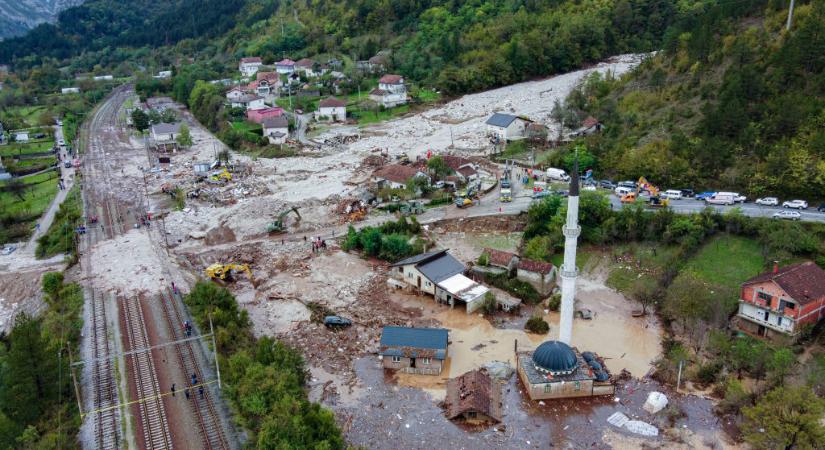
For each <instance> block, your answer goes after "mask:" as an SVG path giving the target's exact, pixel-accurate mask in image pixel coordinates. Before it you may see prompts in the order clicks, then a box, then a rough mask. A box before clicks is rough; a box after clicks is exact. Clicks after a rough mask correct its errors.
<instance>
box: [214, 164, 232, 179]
mask: <svg viewBox="0 0 825 450" xmlns="http://www.w3.org/2000/svg"><path fill="white" fill-rule="evenodd" d="M209 179H210V180H212V181H220V182H223V183H226V182H228V181H232V174H231V173H229V171H228V170H226V167H224V168H223V170H216V171H214V172H212V174H211V176H210V177H209Z"/></svg>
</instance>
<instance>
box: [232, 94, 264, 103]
mask: <svg viewBox="0 0 825 450" xmlns="http://www.w3.org/2000/svg"><path fill="white" fill-rule="evenodd" d="M255 100H263V97H259V96H257V95H251V94H247V95H242V96H240V97H238V98H237V99H236V100H234V101H235V102H236V103H249V102H254V101H255Z"/></svg>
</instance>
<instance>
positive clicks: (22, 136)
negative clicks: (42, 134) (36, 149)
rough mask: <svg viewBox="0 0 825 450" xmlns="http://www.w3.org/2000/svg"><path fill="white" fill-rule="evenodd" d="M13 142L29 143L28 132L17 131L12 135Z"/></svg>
mask: <svg viewBox="0 0 825 450" xmlns="http://www.w3.org/2000/svg"><path fill="white" fill-rule="evenodd" d="M14 140H15V141H16V142H29V132H28V131H18V132H17V133H15V134H14Z"/></svg>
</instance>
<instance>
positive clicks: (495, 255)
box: [481, 248, 519, 273]
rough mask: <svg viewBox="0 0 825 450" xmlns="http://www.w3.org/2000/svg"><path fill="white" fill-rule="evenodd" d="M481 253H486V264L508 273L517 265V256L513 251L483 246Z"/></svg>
mask: <svg viewBox="0 0 825 450" xmlns="http://www.w3.org/2000/svg"><path fill="white" fill-rule="evenodd" d="M481 254H483V255H487V265H489V266H491V267H496V268H499V269H502V270H503V271H504V272H507V273H510V272H512V271H513V270H515V268H516V265H518V262H519V257H518V255H516V254H515V253H510V252H505V251H502V250H495V249H492V248H484V250H482V252H481Z"/></svg>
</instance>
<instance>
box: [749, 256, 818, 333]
mask: <svg viewBox="0 0 825 450" xmlns="http://www.w3.org/2000/svg"><path fill="white" fill-rule="evenodd" d="M823 315H825V270H822V269H821V268H820V267H819V266H817V265H816V264H814V263H813V262H811V261H808V262H803V263H799V264H791V265H789V266H785V267H781V268H780V267H779V266H778V265H775V266H774V269H773V270H772V271H770V272H766V273H763V274H761V275H758V276H756V277H753V278H751V279H750V280H748V281H745V282H744V283H742V289H741V292H740V295H739V312H738V313H737V318H738V319H739V320H738V327H739V329H741V330H742V331H745V332H747V333H749V334H753V335H756V336H764V337H768V338H773V337H776V336H783V335H784V336H795V335H797V334H798V333H799V331H800V330H801V329H802V327H804V326H806V325H815V324H816V323H817V322H819V321H820V320H822V317H823Z"/></svg>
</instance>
